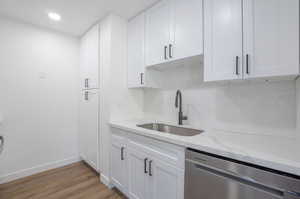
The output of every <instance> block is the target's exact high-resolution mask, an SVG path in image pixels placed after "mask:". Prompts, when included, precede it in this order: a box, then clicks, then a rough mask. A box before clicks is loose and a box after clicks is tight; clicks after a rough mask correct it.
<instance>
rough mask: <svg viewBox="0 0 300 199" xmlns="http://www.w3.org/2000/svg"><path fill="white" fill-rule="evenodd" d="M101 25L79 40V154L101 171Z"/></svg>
mask: <svg viewBox="0 0 300 199" xmlns="http://www.w3.org/2000/svg"><path fill="white" fill-rule="evenodd" d="M99 31H100V28H99V25H95V26H94V27H92V28H91V29H90V30H89V31H88V32H87V33H86V34H85V35H84V36H83V37H82V38H81V41H80V101H79V154H80V157H81V158H82V159H83V160H84V161H85V162H86V163H87V164H89V165H90V166H91V167H93V168H94V169H95V170H96V171H98V172H99V160H98V159H99V154H98V151H99Z"/></svg>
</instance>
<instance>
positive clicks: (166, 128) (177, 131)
mask: <svg viewBox="0 0 300 199" xmlns="http://www.w3.org/2000/svg"><path fill="white" fill-rule="evenodd" d="M137 126H138V127H141V128H144V129H148V130H154V131H159V132H162V133H169V134H174V135H180V136H195V135H199V134H200V133H203V132H204V131H202V130H196V129H190V128H184V127H177V126H171V125H167V124H161V123H149V124H140V125H137Z"/></svg>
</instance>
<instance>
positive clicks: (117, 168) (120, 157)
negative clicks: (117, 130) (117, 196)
mask: <svg viewBox="0 0 300 199" xmlns="http://www.w3.org/2000/svg"><path fill="white" fill-rule="evenodd" d="M127 157H128V152H127V150H126V141H125V139H124V138H123V137H120V136H116V135H113V136H112V145H111V162H112V164H111V173H112V175H111V180H112V182H113V184H114V185H115V186H116V187H117V188H118V189H119V190H120V191H123V192H126V190H127V187H128V186H127V185H128V183H127V178H128V175H127Z"/></svg>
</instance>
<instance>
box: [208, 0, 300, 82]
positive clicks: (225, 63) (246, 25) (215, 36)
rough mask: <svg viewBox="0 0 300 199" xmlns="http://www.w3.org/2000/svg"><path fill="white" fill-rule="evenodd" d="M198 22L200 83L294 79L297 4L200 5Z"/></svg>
mask: <svg viewBox="0 0 300 199" xmlns="http://www.w3.org/2000/svg"><path fill="white" fill-rule="evenodd" d="M204 18H205V20H204V31H205V33H204V80H205V81H218V80H235V79H248V78H265V79H269V78H272V77H277V76H296V75H298V74H299V0H287V1H283V0H205V1H204ZM237 58H238V59H237Z"/></svg>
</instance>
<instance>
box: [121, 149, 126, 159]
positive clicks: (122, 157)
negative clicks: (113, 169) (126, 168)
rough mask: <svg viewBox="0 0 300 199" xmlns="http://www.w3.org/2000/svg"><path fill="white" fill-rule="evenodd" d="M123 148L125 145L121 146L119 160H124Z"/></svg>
mask: <svg viewBox="0 0 300 199" xmlns="http://www.w3.org/2000/svg"><path fill="white" fill-rule="evenodd" d="M124 149H125V147H121V160H124Z"/></svg>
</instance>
